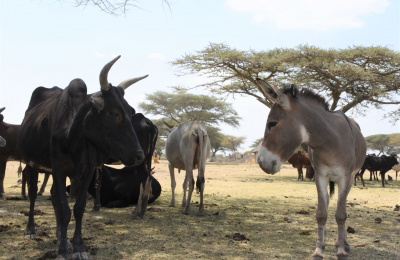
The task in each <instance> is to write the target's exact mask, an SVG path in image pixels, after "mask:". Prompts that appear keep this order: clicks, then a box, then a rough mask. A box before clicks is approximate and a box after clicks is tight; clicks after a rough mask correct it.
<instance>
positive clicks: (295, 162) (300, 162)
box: [288, 151, 314, 181]
mask: <svg viewBox="0 0 400 260" xmlns="http://www.w3.org/2000/svg"><path fill="white" fill-rule="evenodd" d="M288 162H289V163H290V164H292V166H293V167H294V168H297V173H298V176H297V180H298V181H300V180H301V181H302V180H303V167H304V168H306V169H307V176H306V177H308V178H309V179H310V180H311V179H313V178H314V169H312V166H311V162H310V157H309V156H308V153H302V152H301V151H297V153H294V154H293V155H292V156H291V157H290V158H289V160H288Z"/></svg>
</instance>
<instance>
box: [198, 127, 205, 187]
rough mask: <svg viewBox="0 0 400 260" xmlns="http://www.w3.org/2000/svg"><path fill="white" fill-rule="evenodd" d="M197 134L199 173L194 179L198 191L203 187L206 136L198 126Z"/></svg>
mask: <svg viewBox="0 0 400 260" xmlns="http://www.w3.org/2000/svg"><path fill="white" fill-rule="evenodd" d="M197 135H198V138H199V149H198V158H197V163H198V169H199V174H198V176H197V181H196V188H197V189H198V191H200V192H201V191H202V190H203V189H204V183H205V179H204V169H205V158H203V157H204V156H205V154H204V139H205V137H206V136H207V133H205V132H204V131H203V129H201V128H198V129H197Z"/></svg>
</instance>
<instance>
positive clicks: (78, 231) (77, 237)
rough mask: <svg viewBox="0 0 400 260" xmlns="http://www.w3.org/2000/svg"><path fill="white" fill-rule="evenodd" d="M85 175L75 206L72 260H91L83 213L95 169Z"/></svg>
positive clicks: (90, 169)
mask: <svg viewBox="0 0 400 260" xmlns="http://www.w3.org/2000/svg"><path fill="white" fill-rule="evenodd" d="M85 173H86V174H85ZM85 173H84V174H83V175H82V176H81V179H80V181H81V183H80V185H79V189H78V196H77V198H76V203H75V205H74V218H75V233H74V237H73V239H72V245H73V248H74V249H73V254H72V259H89V257H88V254H87V253H86V251H85V247H84V245H83V240H82V218H83V213H84V212H85V206H86V197H87V196H86V195H87V191H88V188H89V185H90V182H91V180H92V177H93V174H94V169H93V168H91V167H89V169H88V170H87V171H85Z"/></svg>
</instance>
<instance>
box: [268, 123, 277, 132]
mask: <svg viewBox="0 0 400 260" xmlns="http://www.w3.org/2000/svg"><path fill="white" fill-rule="evenodd" d="M277 124H278V122H269V123H268V131H271V128H272V127H274V126H276V125H277Z"/></svg>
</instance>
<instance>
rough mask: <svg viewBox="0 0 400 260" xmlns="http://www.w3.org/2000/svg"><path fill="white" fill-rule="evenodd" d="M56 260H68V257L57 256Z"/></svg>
mask: <svg viewBox="0 0 400 260" xmlns="http://www.w3.org/2000/svg"><path fill="white" fill-rule="evenodd" d="M56 260H68V255H67V256H62V255H58V256H57V258H56Z"/></svg>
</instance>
